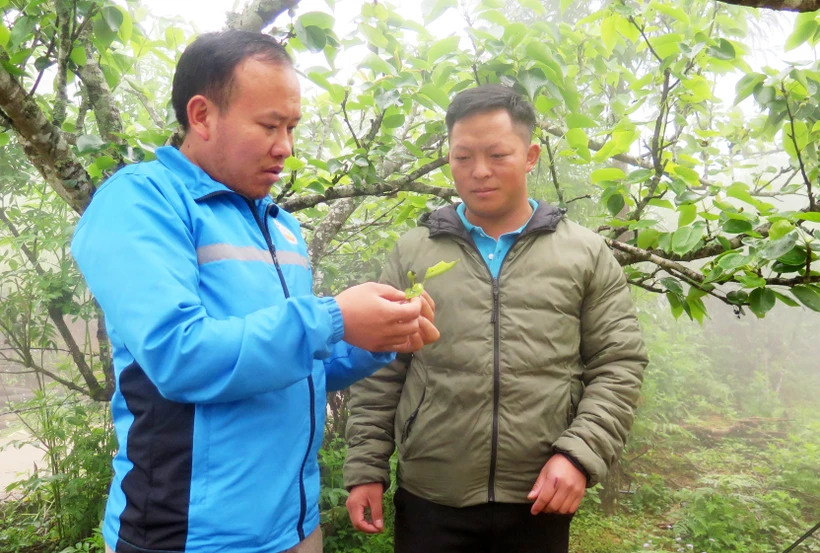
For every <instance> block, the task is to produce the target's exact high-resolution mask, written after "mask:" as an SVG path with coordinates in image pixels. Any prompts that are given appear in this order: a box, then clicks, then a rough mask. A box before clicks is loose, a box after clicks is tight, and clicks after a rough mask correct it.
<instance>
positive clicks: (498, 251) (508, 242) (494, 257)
mask: <svg viewBox="0 0 820 553" xmlns="http://www.w3.org/2000/svg"><path fill="white" fill-rule="evenodd" d="M530 205H531V206H532V212H533V213H535V210H536V209H538V202H536V201H535V200H533V199H530ZM465 210H466V208H465V207H464V203H463V202H462V203H460V204H458V206H456V213H458V216H459V218H460V219H461V223H462V224H463V225H464V228H466V229H467V232H469V233H470V236H472V237H473V240H474V241H475V244H476V246H478V251H479V253H480V254H481V259H483V260H484V263H486V264H487V267H488V268H489V269H490V273H491V274H492V275H493V278H498V272H499V271H500V270H501V263H502V262H503V261H504V258H505V257H507V253H508V252H509V251H510V248H511V247H512V245H513V242H515V239H516V238H517V237H518V235H519V234H521V231H522V230H524V227H526V226H527V224H529V222H530V219H532V215H530V219H527V222H526V223H524V224H523V225H521V227H520V228H518V229H516V230H514V231H512V232H508V233H505V234H502V235H501V236H499V237H498V240H496V239H495V238H493V237H492V236H489V235H488V234H487V233H486V232H484V229H482V228H481V227H477V226H475V225H474V224H472V223H471V222H470V221H468V220H467V217H466V216H465V215H464V211H465Z"/></svg>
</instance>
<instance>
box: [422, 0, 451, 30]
mask: <svg viewBox="0 0 820 553" xmlns="http://www.w3.org/2000/svg"><path fill="white" fill-rule="evenodd" d="M449 8H456V9H457V8H458V1H457V0H422V3H421V14H422V17H423V18H424V24H425V25H429V24H430V22H431V21H434V20H436V19H438V18H439V16H440V15H441V14H443V13H444V12H445V11H447V10H448V9H449Z"/></svg>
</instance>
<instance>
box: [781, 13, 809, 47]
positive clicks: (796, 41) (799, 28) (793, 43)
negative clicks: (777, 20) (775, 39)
mask: <svg viewBox="0 0 820 553" xmlns="http://www.w3.org/2000/svg"><path fill="white" fill-rule="evenodd" d="M811 16H812V17H811V18H810V19H803V20H801V19H800V18H799V17H798V19H797V21H796V24H795V28H794V31H793V32H792V34H790V35H789V38H787V39H786V43H785V45H784V46H783V51H785V52H788V51H789V50H794V49H795V48H797V47H798V46H800V45H801V44H803V43H804V42H806V41H807V40H808V39H809V37H811V36H812V35H814V32H815V31H816V30H817V21H816V20H815V19H814V17H815V14H814V13H812V14H811Z"/></svg>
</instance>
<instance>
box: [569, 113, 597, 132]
mask: <svg viewBox="0 0 820 553" xmlns="http://www.w3.org/2000/svg"><path fill="white" fill-rule="evenodd" d="M566 120H567V128H569V129H592V128H595V127H598V126H599V125H598V123H597V122H596V121H595V120H594V119H592V118H591V117H588V116H586V115H584V114H582V113H569V114H567V119H566Z"/></svg>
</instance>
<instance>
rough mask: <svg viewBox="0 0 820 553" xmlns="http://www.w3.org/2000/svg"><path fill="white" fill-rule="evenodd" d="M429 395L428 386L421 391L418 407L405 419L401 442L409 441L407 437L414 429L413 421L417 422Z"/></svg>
mask: <svg viewBox="0 0 820 553" xmlns="http://www.w3.org/2000/svg"><path fill="white" fill-rule="evenodd" d="M426 396H427V388H426V387H425V388H424V391H423V392H422V393H421V399H420V400H419V404H418V405H416V408H415V409H414V410H413V412H412V413H410V416H409V417H407V420H406V421H404V428H402V431H401V442H400V443H402V444H403V443H404V442H405V441H407V438H409V437H410V432H411V431H412V430H413V423H415V422H416V417H418V416H419V411H420V410H421V406H422V405H423V404H424V398H425V397H426Z"/></svg>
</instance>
